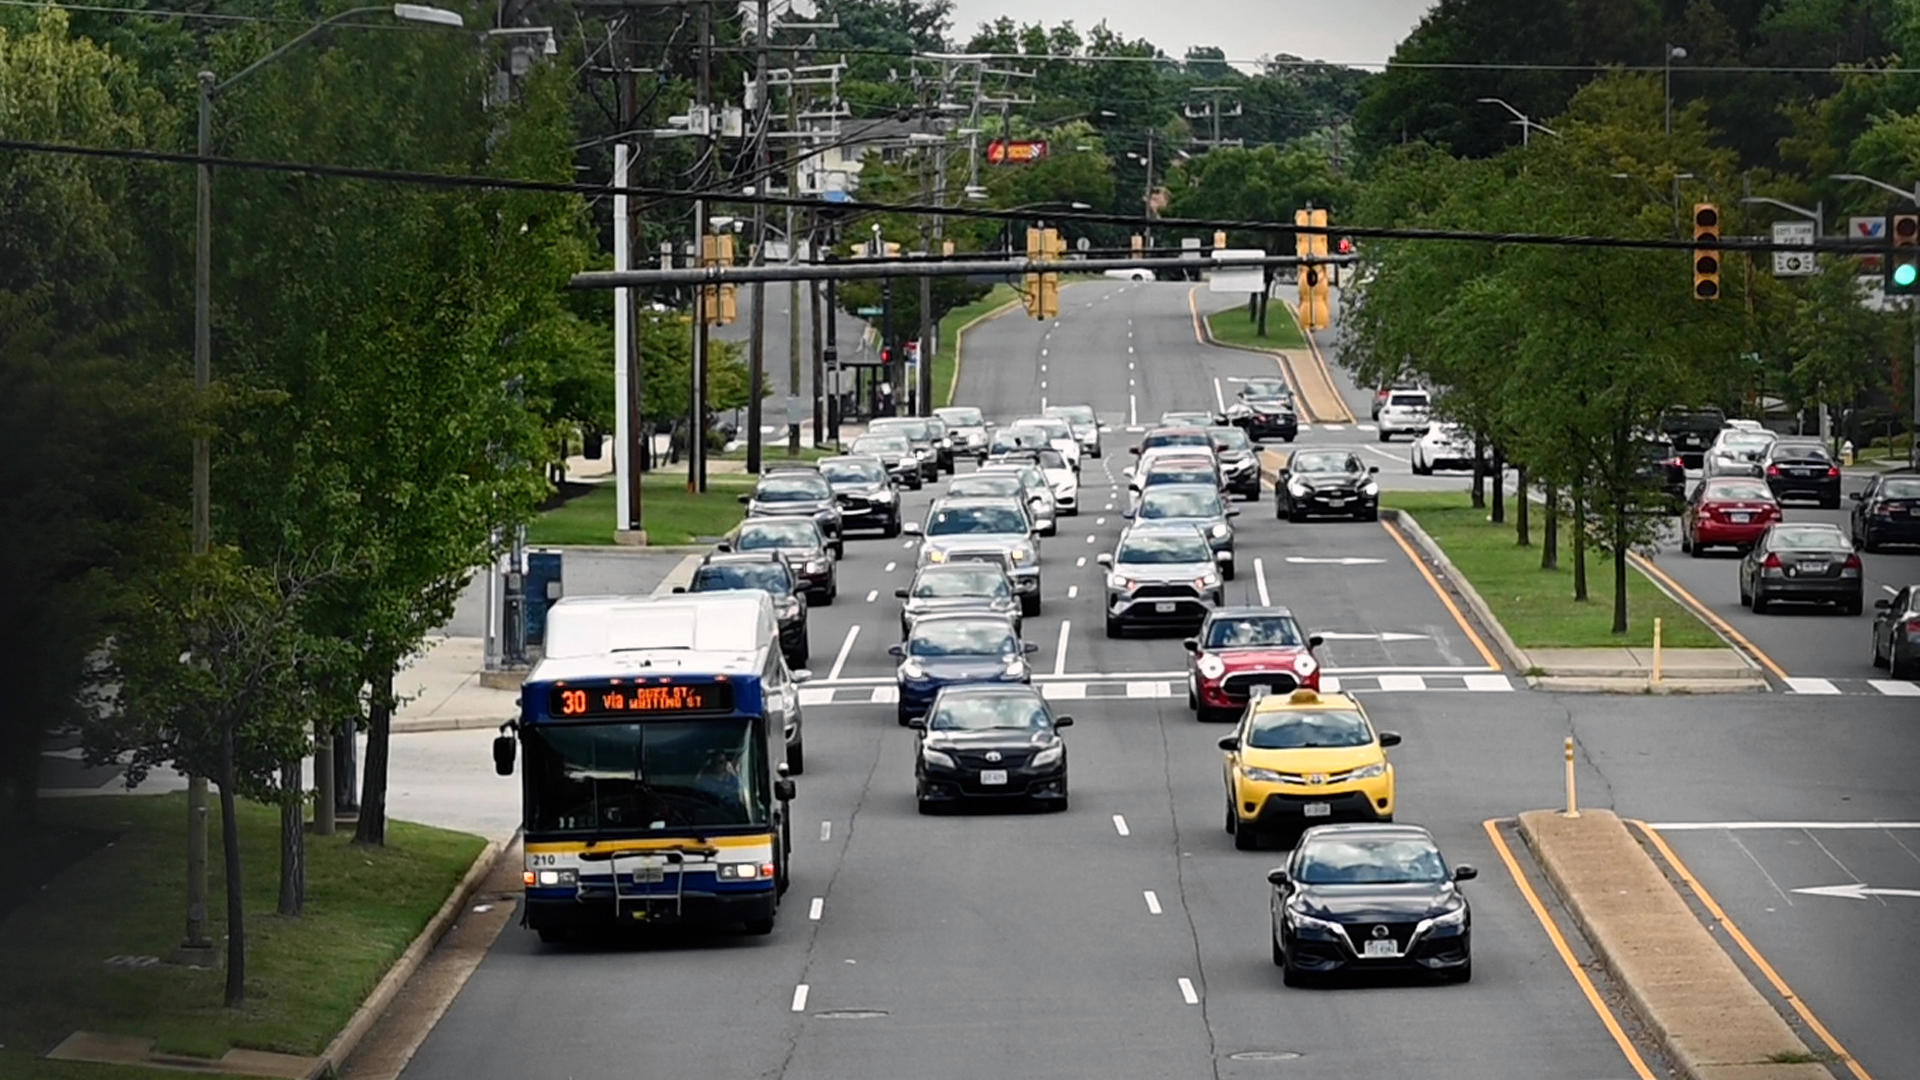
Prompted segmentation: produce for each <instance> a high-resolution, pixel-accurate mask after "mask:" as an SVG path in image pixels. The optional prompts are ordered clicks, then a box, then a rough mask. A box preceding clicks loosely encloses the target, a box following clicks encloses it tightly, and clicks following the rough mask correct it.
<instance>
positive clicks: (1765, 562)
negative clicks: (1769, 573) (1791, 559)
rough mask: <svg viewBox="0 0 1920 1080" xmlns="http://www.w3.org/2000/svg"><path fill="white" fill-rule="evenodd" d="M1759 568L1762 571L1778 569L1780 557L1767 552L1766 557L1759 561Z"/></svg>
mask: <svg viewBox="0 0 1920 1080" xmlns="http://www.w3.org/2000/svg"><path fill="white" fill-rule="evenodd" d="M1760 568H1761V569H1762V570H1778V569H1780V556H1778V555H1775V554H1773V553H1772V552H1768V553H1767V557H1766V558H1764V559H1761V560H1760Z"/></svg>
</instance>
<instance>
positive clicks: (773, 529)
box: [733, 518, 820, 551]
mask: <svg viewBox="0 0 1920 1080" xmlns="http://www.w3.org/2000/svg"><path fill="white" fill-rule="evenodd" d="M733 546H734V549H735V550H737V551H765V550H767V549H768V548H818V547H820V526H818V525H815V524H814V523H813V522H811V521H807V520H799V521H779V520H769V519H767V518H756V519H754V520H752V521H743V522H741V523H740V531H739V532H738V533H736V534H735V535H734V539H733Z"/></svg>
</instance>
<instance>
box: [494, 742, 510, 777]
mask: <svg viewBox="0 0 1920 1080" xmlns="http://www.w3.org/2000/svg"><path fill="white" fill-rule="evenodd" d="M493 771H494V772H497V773H499V774H500V775H501V776H512V775H513V736H511V735H502V736H500V737H499V738H497V739H495V740H493Z"/></svg>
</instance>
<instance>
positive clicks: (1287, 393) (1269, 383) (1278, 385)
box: [1240, 379, 1293, 400]
mask: <svg viewBox="0 0 1920 1080" xmlns="http://www.w3.org/2000/svg"><path fill="white" fill-rule="evenodd" d="M1240 396H1241V397H1244V398H1254V399H1260V400H1266V399H1271V398H1285V397H1292V396H1293V391H1292V390H1289V389H1288V388H1287V384H1286V383H1283V382H1281V381H1279V380H1278V379H1248V380H1247V386H1246V389H1244V390H1242V391H1240Z"/></svg>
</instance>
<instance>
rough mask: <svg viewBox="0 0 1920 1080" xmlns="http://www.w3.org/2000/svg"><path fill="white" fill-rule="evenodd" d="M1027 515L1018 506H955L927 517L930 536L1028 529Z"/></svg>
mask: <svg viewBox="0 0 1920 1080" xmlns="http://www.w3.org/2000/svg"><path fill="white" fill-rule="evenodd" d="M1026 531H1027V517H1026V515H1025V514H1022V513H1021V512H1020V508H1019V507H1017V506H954V507H947V508H945V509H941V510H935V511H934V512H933V516H932V517H931V518H929V519H928V520H927V535H928V536H957V535H962V534H967V533H1024V532H1026Z"/></svg>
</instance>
